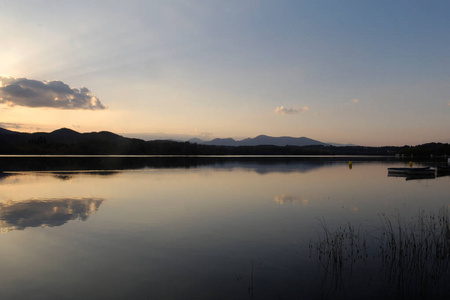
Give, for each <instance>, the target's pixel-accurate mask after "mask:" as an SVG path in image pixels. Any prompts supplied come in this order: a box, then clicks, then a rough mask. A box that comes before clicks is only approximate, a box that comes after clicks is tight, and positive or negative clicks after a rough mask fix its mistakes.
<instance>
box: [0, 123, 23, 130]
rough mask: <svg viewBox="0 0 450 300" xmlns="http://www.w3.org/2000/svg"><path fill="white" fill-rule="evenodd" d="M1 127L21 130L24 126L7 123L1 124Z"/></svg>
mask: <svg viewBox="0 0 450 300" xmlns="http://www.w3.org/2000/svg"><path fill="white" fill-rule="evenodd" d="M0 127H1V128H5V129H21V128H22V124H20V123H7V122H0Z"/></svg>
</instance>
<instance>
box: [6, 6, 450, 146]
mask: <svg viewBox="0 0 450 300" xmlns="http://www.w3.org/2000/svg"><path fill="white" fill-rule="evenodd" d="M0 28H1V30H0V41H1V42H0V127H3V128H7V129H10V130H16V131H24V132H34V131H45V132H49V131H53V130H56V129H59V128H62V127H66V128H71V129H73V130H76V131H79V132H92V131H103V130H106V131H112V132H114V133H118V134H121V135H124V136H136V137H141V138H144V139H147V140H148V139H152V138H153V137H155V138H156V137H158V138H161V137H167V138H179V139H188V138H193V137H198V138H202V139H204V140H210V139H213V138H228V137H232V138H235V139H238V140H239V139H243V138H247V137H255V136H257V135H260V134H265V135H270V136H293V137H303V136H305V137H309V138H312V139H316V140H319V141H322V142H334V143H343V144H346V143H352V144H357V145H367V146H385V145H394V146H397V145H398V146H402V145H418V144H423V143H428V142H444V143H449V142H450V84H449V83H450V51H449V49H450V1H447V0H446V1H433V0H430V1H414V0H408V1H398V0H389V1H385V0H373V1H369V0H367V1H366V0H345V1H334V0H328V1H325V0H294V1H256V0H254V1H253V0H248V1H246V0H241V1H233V0H231V1H212V0H211V1H206V0H205V1H188V0H184V1H181V0H180V1H175V0H174V1H171V0H168V1H134V0H126V1H125V0H124V1H113V0H108V1H85V0H77V1H73V0H72V1H66V0H59V1H48V0H21V1H8V0H0Z"/></svg>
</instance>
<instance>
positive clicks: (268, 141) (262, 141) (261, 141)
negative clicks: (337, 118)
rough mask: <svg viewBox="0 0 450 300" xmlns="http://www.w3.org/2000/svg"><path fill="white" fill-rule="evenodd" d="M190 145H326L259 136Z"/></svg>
mask: <svg viewBox="0 0 450 300" xmlns="http://www.w3.org/2000/svg"><path fill="white" fill-rule="evenodd" d="M189 142H191V143H197V144H203V145H214V146H262V145H264V146H279V147H284V146H311V145H322V146H326V145H328V144H326V143H322V142H319V141H316V140H313V139H310V138H307V137H299V138H295V137H289V136H282V137H271V136H267V135H259V136H257V137H255V138H247V139H243V140H241V141H236V140H234V139H232V138H227V139H213V140H211V141H202V140H200V139H192V140H189Z"/></svg>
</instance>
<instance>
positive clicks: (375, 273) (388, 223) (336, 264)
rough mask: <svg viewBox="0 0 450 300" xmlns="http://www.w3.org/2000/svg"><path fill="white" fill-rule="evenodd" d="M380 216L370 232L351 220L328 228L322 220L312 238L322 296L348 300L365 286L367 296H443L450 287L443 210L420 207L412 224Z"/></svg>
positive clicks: (449, 239)
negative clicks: (316, 238) (318, 232)
mask: <svg viewBox="0 0 450 300" xmlns="http://www.w3.org/2000/svg"><path fill="white" fill-rule="evenodd" d="M380 219H381V223H382V225H381V227H380V228H379V229H378V230H377V231H372V232H370V233H368V232H367V230H363V229H362V228H361V227H359V228H355V227H354V226H352V225H351V224H350V223H347V224H346V225H345V226H341V227H339V228H338V229H337V230H335V231H331V230H330V229H329V228H328V227H327V225H326V223H325V221H322V222H321V225H322V229H323V231H322V234H323V236H322V237H320V240H319V241H318V242H316V243H313V242H310V255H311V257H313V256H314V254H315V257H316V259H318V262H319V263H320V274H321V276H319V277H321V279H320V282H319V285H320V288H319V290H320V293H321V298H323V299H328V298H329V299H336V298H340V299H349V298H352V297H350V295H354V294H355V289H358V288H361V286H364V291H363V292H364V294H365V295H366V296H367V295H369V296H368V298H369V299H435V298H436V297H437V298H438V299H444V298H443V297H446V296H447V295H448V292H449V291H450V288H449V287H448V285H447V278H448V276H449V275H450V268H449V263H450V227H449V225H450V219H449V215H448V210H447V208H442V209H441V210H440V211H439V212H438V213H437V214H426V213H425V212H424V211H420V212H419V213H418V214H417V215H416V216H415V217H413V218H412V221H411V222H406V221H405V220H404V219H402V218H401V217H400V216H396V217H395V218H394V220H392V219H391V218H388V217H387V216H386V215H384V214H382V215H381V216H380ZM374 232H377V233H379V234H376V235H374ZM361 282H362V283H361ZM353 298H355V297H353Z"/></svg>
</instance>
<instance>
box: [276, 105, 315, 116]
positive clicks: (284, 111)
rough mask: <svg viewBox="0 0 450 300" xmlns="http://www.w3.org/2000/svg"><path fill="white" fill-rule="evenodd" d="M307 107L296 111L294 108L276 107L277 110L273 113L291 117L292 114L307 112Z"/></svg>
mask: <svg viewBox="0 0 450 300" xmlns="http://www.w3.org/2000/svg"><path fill="white" fill-rule="evenodd" d="M308 110H309V107H308V106H303V107H302V108H299V109H296V108H292V107H291V108H287V107H284V106H277V108H276V109H275V113H276V114H280V115H293V114H298V113H302V112H305V111H308Z"/></svg>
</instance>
